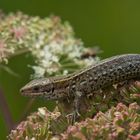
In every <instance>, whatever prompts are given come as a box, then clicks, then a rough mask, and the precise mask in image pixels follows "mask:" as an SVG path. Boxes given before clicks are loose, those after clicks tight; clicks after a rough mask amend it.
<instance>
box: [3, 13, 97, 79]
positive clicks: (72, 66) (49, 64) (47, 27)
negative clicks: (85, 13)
mask: <svg viewBox="0 0 140 140" xmlns="http://www.w3.org/2000/svg"><path fill="white" fill-rule="evenodd" d="M0 31H1V34H0V62H2V61H6V62H8V58H9V57H10V56H12V55H16V54H21V53H24V52H30V54H31V55H32V56H33V57H34V60H35V64H36V65H34V66H31V67H32V68H33V69H34V71H35V74H34V76H35V77H43V76H45V75H56V74H67V73H71V72H74V71H75V70H76V69H77V68H81V67H84V66H87V65H90V64H93V63H96V62H97V61H98V57H96V55H95V56H94V57H92V56H90V55H89V57H86V58H85V57H84V58H82V55H83V54H84V53H85V50H86V48H85V47H84V45H83V42H82V41H81V40H80V39H77V38H75V35H74V31H73V29H72V27H71V26H70V24H69V23H68V22H64V23H62V21H61V19H60V18H59V17H57V16H50V17H46V18H40V17H31V16H28V15H25V14H23V13H21V12H18V13H15V14H14V13H10V14H8V15H4V14H3V13H1V16H0ZM92 51H93V52H94V54H96V50H92Z"/></svg>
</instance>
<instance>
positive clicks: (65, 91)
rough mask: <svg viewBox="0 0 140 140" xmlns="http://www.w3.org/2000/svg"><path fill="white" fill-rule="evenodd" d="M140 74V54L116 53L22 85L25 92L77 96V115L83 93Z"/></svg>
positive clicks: (51, 97) (54, 97)
mask: <svg viewBox="0 0 140 140" xmlns="http://www.w3.org/2000/svg"><path fill="white" fill-rule="evenodd" d="M139 77H140V54H123V55H117V56H113V57H110V58H107V59H104V60H102V61H100V62H99V63H97V64H94V65H91V66H88V67H86V68H83V69H81V70H79V71H76V72H74V73H72V74H68V75H66V76H59V77H57V76H54V77H48V78H39V79H34V80H32V81H30V82H29V83H27V84H26V85H25V86H24V87H23V88H21V90H20V91H21V93H22V95H24V96H30V97H43V98H45V99H46V100H61V99H66V98H74V100H73V103H74V114H75V115H74V116H76V114H78V115H79V113H78V110H79V103H80V99H81V97H84V96H87V95H89V94H91V93H93V92H95V91H98V90H99V89H103V88H106V87H108V86H110V85H113V84H116V83H119V82H123V81H126V80H131V79H135V78H139Z"/></svg>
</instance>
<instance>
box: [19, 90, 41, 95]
mask: <svg viewBox="0 0 140 140" xmlns="http://www.w3.org/2000/svg"><path fill="white" fill-rule="evenodd" d="M20 92H21V95H23V96H30V97H36V96H42V93H40V92H32V91H29V90H28V91H27V90H25V89H24V88H22V89H21V90H20Z"/></svg>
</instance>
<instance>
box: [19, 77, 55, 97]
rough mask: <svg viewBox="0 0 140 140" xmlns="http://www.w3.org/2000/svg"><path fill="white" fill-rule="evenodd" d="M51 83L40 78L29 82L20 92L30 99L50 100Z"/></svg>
mask: <svg viewBox="0 0 140 140" xmlns="http://www.w3.org/2000/svg"><path fill="white" fill-rule="evenodd" d="M53 90H54V88H53V83H52V80H51V79H49V78H40V79H35V80H32V81H30V82H29V83H28V84H26V85H25V86H24V87H23V88H21V90H20V92H21V94H22V95H24V96H30V97H46V99H52V96H53Z"/></svg>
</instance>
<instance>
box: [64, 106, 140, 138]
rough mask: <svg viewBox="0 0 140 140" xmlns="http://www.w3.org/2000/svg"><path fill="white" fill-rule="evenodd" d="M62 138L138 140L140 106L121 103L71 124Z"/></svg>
mask: <svg viewBox="0 0 140 140" xmlns="http://www.w3.org/2000/svg"><path fill="white" fill-rule="evenodd" d="M61 135H62V138H61V140H73V139H77V140H80V139H82V140H87V139H88V140H93V139H94V140H99V139H107V140H116V139H125V140H138V139H140V106H138V105H137V104H136V103H132V104H130V105H129V107H127V106H125V105H124V104H122V103H119V104H118V105H117V106H116V107H112V108H111V109H110V110H109V111H107V112H106V113H102V112H99V113H97V115H96V116H95V117H94V118H93V119H89V118H87V119H86V120H85V121H82V122H80V123H76V124H75V125H73V126H69V127H68V129H67V131H66V132H65V133H63V134H61Z"/></svg>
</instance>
